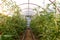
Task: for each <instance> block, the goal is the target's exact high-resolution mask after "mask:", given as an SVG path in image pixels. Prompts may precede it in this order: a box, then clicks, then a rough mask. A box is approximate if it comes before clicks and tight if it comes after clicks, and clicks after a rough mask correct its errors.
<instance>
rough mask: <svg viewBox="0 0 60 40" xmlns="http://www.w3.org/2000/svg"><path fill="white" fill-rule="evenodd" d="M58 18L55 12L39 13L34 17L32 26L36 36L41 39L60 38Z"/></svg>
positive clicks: (57, 39) (56, 39) (53, 39)
mask: <svg viewBox="0 0 60 40" xmlns="http://www.w3.org/2000/svg"><path fill="white" fill-rule="evenodd" d="M56 19H57V18H56V16H55V15H54V13H49V14H48V13H47V14H45V15H42V14H41V15H40V16H38V15H37V16H36V18H34V19H32V21H31V28H32V30H33V32H34V34H35V36H36V38H38V39H39V40H60V26H59V25H60V21H58V20H56ZM58 19H59V18H58ZM59 20H60V19H59Z"/></svg>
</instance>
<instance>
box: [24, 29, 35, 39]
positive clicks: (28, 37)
mask: <svg viewBox="0 0 60 40" xmlns="http://www.w3.org/2000/svg"><path fill="white" fill-rule="evenodd" d="M24 40H35V38H34V36H33V34H32V32H31V30H30V29H27V30H26V34H25V37H24Z"/></svg>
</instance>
